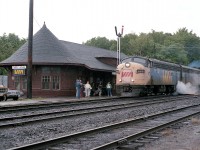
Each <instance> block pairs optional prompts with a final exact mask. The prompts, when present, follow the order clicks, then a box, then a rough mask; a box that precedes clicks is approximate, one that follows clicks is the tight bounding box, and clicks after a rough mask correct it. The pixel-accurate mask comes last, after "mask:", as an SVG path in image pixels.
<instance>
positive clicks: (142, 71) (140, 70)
mask: <svg viewBox="0 0 200 150" xmlns="http://www.w3.org/2000/svg"><path fill="white" fill-rule="evenodd" d="M137 73H145V70H143V69H138V70H137Z"/></svg>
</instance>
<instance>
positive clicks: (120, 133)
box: [11, 105, 200, 150]
mask: <svg viewBox="0 0 200 150" xmlns="http://www.w3.org/2000/svg"><path fill="white" fill-rule="evenodd" d="M199 114H200V105H195V106H189V107H184V108H179V109H173V110H170V111H169V110H168V111H163V112H159V113H154V114H148V115H146V116H145V118H144V116H142V117H138V118H134V119H128V120H126V121H122V122H118V123H115V124H110V125H106V126H101V127H98V128H93V129H90V130H86V131H82V132H77V133H73V134H70V135H66V136H61V137H57V138H53V139H49V140H45V141H41V142H37V143H32V144H28V145H24V146H19V147H13V148H11V150H16V149H29V150H31V149H34V150H35V149H81V150H88V149H91V150H105V149H113V148H120V147H121V148H122V147H123V146H124V145H126V144H128V145H129V146H130V145H131V144H132V145H134V144H135V143H137V142H138V141H141V140H144V137H146V138H151V137H152V138H153V137H154V136H155V135H154V133H156V132H157V131H160V130H161V129H163V128H166V127H169V126H171V125H173V124H176V123H179V122H181V121H183V120H185V119H188V118H190V117H191V116H194V115H199Z"/></svg>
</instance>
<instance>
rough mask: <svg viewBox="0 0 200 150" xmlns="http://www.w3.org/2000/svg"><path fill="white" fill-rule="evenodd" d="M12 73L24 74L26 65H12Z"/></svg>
mask: <svg viewBox="0 0 200 150" xmlns="http://www.w3.org/2000/svg"><path fill="white" fill-rule="evenodd" d="M12 70H13V75H14V76H19V75H26V66H12Z"/></svg>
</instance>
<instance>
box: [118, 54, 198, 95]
mask: <svg viewBox="0 0 200 150" xmlns="http://www.w3.org/2000/svg"><path fill="white" fill-rule="evenodd" d="M179 81H181V82H183V83H191V84H192V85H196V86H198V87H199V85H200V70H199V69H196V68H190V67H187V66H183V65H179V64H175V63H170V62H165V61H160V60H157V59H152V58H146V57H140V56H132V57H128V58H125V59H123V60H122V61H121V64H119V65H118V66H117V69H116V92H117V94H118V95H122V96H145V95H150V94H154V95H156V94H159V93H161V94H172V93H174V92H175V91H176V85H177V83H178V82H179Z"/></svg>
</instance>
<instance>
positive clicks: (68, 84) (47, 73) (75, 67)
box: [0, 24, 126, 97]
mask: <svg viewBox="0 0 200 150" xmlns="http://www.w3.org/2000/svg"><path fill="white" fill-rule="evenodd" d="M124 57H126V55H124V54H123V53H121V58H124ZM116 63H117V52H116V51H111V50H106V49H102V48H96V47H92V46H87V45H83V44H77V43H73V42H68V41H63V40H59V39H58V38H57V37H56V36H55V35H54V34H53V33H52V32H51V31H50V30H49V29H48V28H47V27H46V25H45V24H44V25H43V27H42V28H41V29H40V30H39V31H38V32H37V33H36V34H34V36H33V49H32V96H33V97H59V96H75V92H76V89H75V81H76V79H80V80H82V83H83V84H85V83H86V82H87V81H89V82H90V84H91V85H92V87H93V90H95V89H96V87H97V85H98V83H99V82H102V83H103V87H105V86H106V83H107V82H109V81H110V82H111V83H112V85H113V92H115V70H116V65H117V64H116ZM27 64H28V42H26V43H25V44H24V45H22V46H21V47H20V48H19V49H18V50H17V51H16V52H15V53H14V54H13V55H11V56H10V57H9V58H7V59H6V60H4V61H2V62H0V67H4V68H6V69H7V71H8V88H9V89H17V90H20V91H23V92H24V94H25V95H26V94H27Z"/></svg>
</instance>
